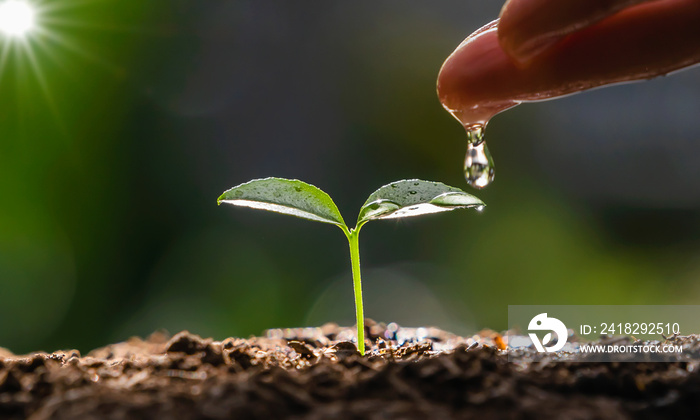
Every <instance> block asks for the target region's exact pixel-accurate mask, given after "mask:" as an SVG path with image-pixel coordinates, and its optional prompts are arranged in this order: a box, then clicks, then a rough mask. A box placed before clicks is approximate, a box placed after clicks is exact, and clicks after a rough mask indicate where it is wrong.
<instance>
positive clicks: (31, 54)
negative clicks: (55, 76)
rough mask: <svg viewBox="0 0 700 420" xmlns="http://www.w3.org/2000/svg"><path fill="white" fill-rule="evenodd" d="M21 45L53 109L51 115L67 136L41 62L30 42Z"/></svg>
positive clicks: (25, 41)
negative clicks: (40, 64)
mask: <svg viewBox="0 0 700 420" xmlns="http://www.w3.org/2000/svg"><path fill="white" fill-rule="evenodd" d="M21 43H22V44H21V45H22V49H23V50H24V53H25V55H26V57H27V58H28V59H29V67H30V68H31V69H32V73H34V77H35V78H36V80H37V82H38V83H39V87H40V88H41V91H42V93H43V94H44V98H45V99H46V102H47V104H48V105H49V108H50V109H51V114H52V115H53V117H54V118H55V120H56V123H57V124H58V126H59V128H60V130H61V132H62V133H63V134H66V129H65V127H64V125H63V121H62V120H61V116H60V114H59V112H58V107H57V106H56V101H55V100H54V97H53V95H52V94H51V90H50V88H49V85H48V83H47V82H46V77H44V73H43V72H42V71H41V66H39V62H38V61H37V59H36V55H35V54H34V50H33V49H32V45H31V43H30V41H28V40H22V41H21Z"/></svg>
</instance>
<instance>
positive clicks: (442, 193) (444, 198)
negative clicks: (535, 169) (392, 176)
mask: <svg viewBox="0 0 700 420" xmlns="http://www.w3.org/2000/svg"><path fill="white" fill-rule="evenodd" d="M485 205H486V204H484V202H483V201H481V200H479V199H478V198H476V197H474V196H473V195H471V194H467V193H466V192H464V191H462V190H460V189H459V188H455V187H450V186H449V185H445V184H443V183H440V182H430V181H421V180H419V179H409V180H404V181H397V182H392V183H391V184H388V185H385V186H383V187H381V188H380V189H378V190H377V191H375V192H373V193H372V195H370V196H369V198H368V199H367V201H366V202H365V204H364V205H363V206H362V208H361V209H360V215H359V217H358V218H357V225H358V226H360V225H362V224H364V223H366V222H368V221H370V220H376V219H396V218H400V217H411V216H420V215H423V214H429V213H438V212H442V211H450V210H454V209H460V208H469V207H476V208H477V209H481V208H482V207H484V206H485Z"/></svg>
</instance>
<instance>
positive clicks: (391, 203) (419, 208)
mask: <svg viewBox="0 0 700 420" xmlns="http://www.w3.org/2000/svg"><path fill="white" fill-rule="evenodd" d="M221 203H228V204H233V205H234V206H244V207H252V208H254V209H262V210H268V211H274V212H277V213H283V214H289V215H292V216H296V217H301V218H302V219H308V220H314V221H317V222H322V223H330V224H332V225H336V226H338V227H339V228H340V230H342V231H343V233H344V234H345V236H346V237H347V238H348V243H349V244H350V262H351V264H352V281H353V284H354V287H355V311H356V317H357V347H358V349H359V351H360V354H362V355H364V354H365V337H364V335H365V334H364V331H365V328H364V315H363V310H362V281H361V278H360V250H359V242H358V237H359V234H360V229H361V228H362V226H364V225H365V223H367V222H369V221H370V220H379V219H398V218H401V217H410V216H420V215H423V214H429V213H438V212H442V211H450V210H454V209H460V208H470V207H475V208H476V209H478V210H481V209H482V208H483V207H484V206H485V204H484V203H483V202H482V201H481V200H479V199H478V198H476V197H474V196H473V195H470V194H467V193H466V192H464V191H462V190H460V189H459V188H455V187H450V186H448V185H445V184H442V183H439V182H429V181H421V180H418V179H410V180H403V181H396V182H392V183H391V184H388V185H385V186H383V187H381V188H379V189H378V190H377V191H375V192H373V193H372V194H371V195H370V196H369V198H368V199H367V201H366V202H365V204H364V205H363V206H362V208H361V209H360V214H359V216H358V217H357V224H356V225H355V227H354V228H352V229H350V228H348V226H347V225H346V224H345V221H344V220H343V217H342V216H341V215H340V212H339V211H338V207H337V206H336V205H335V203H334V202H333V200H331V198H330V196H328V194H326V193H325V192H323V191H321V190H320V189H318V188H316V187H314V186H313V185H310V184H307V183H305V182H302V181H298V180H290V179H283V178H265V179H256V180H253V181H249V182H246V183H245V184H241V185H239V186H237V187H233V188H231V189H229V190H227V191H225V192H224V193H223V194H221V196H220V197H219V199H218V204H221Z"/></svg>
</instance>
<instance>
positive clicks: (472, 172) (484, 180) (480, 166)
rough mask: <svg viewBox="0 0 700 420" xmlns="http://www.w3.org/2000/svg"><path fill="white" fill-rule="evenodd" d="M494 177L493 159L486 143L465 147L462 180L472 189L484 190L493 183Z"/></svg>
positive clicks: (470, 144)
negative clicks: (465, 153) (464, 179)
mask: <svg viewBox="0 0 700 420" xmlns="http://www.w3.org/2000/svg"><path fill="white" fill-rule="evenodd" d="M494 175H495V171H494V167H493V158H492V157H491V152H489V149H488V147H486V143H484V141H483V140H482V141H481V142H480V143H478V144H474V143H469V144H468V145H467V156H466V157H465V158H464V178H466V180H467V182H468V183H469V185H471V186H472V187H474V188H478V189H481V188H484V187H486V186H487V185H489V184H490V183H491V182H492V181H493V177H494Z"/></svg>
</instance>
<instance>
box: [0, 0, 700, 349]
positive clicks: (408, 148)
mask: <svg viewBox="0 0 700 420" xmlns="http://www.w3.org/2000/svg"><path fill="white" fill-rule="evenodd" d="M33 3H34V4H36V5H37V6H38V7H39V16H38V23H39V30H37V31H35V32H33V33H32V34H30V35H29V36H28V38H26V39H25V40H24V41H22V42H19V41H16V40H14V41H10V40H9V39H8V38H7V37H6V36H3V35H0V37H2V38H0V40H1V42H0V48H1V51H0V71H1V73H0V197H1V200H2V201H1V202H2V205H1V206H0V346H3V347H7V348H10V349H11V350H13V351H15V352H27V351H32V350H39V349H43V350H55V349H57V348H78V349H80V350H82V351H87V350H89V349H91V348H94V347H97V346H101V345H104V344H107V343H108V342H112V341H115V340H122V339H125V338H128V337H129V336H131V335H147V334H149V333H150V332H152V331H153V330H155V329H159V328H166V329H168V330H169V331H171V332H173V333H174V332H177V331H180V330H182V329H189V330H191V331H193V332H196V333H198V334H200V335H204V336H213V337H215V338H218V339H223V338H225V337H228V336H247V335H250V334H259V333H261V332H262V331H263V330H264V329H265V328H273V327H295V326H305V325H318V324H321V323H323V322H327V321H336V322H339V323H341V324H347V325H351V324H353V323H354V319H353V317H354V312H353V309H352V308H353V297H352V282H351V276H350V263H349V258H348V255H347V254H348V250H347V243H346V241H345V239H344V238H343V235H342V234H341V232H340V231H338V230H337V229H335V228H332V227H329V226H326V225H321V224H315V223H310V222H307V221H304V220H299V219H292V218H289V217H285V216H279V215H274V214H267V213H263V212H257V211H253V210H247V209H237V208H233V207H226V206H222V207H217V206H216V198H217V197H218V195H219V194H220V193H221V192H222V191H223V190H225V189H227V188H229V187H232V186H234V185H237V184H239V183H242V182H245V181H248V180H250V179H253V178H259V177H266V176H280V177H288V178H298V179H302V180H304V181H307V182H310V183H312V184H315V185H317V186H318V187H320V188H322V189H323V190H325V191H326V192H328V193H329V194H330V195H331V196H332V197H333V198H334V199H335V200H336V203H337V204H338V206H339V208H340V210H341V212H342V213H343V214H344V216H345V218H346V219H348V220H353V219H354V218H355V217H356V215H357V211H358V209H359V207H360V205H361V204H362V203H363V202H364V200H365V198H366V197H367V196H368V195H369V194H370V193H371V192H372V191H374V190H375V189H376V188H377V187H379V186H380V185H383V184H385V183H388V182H391V181H395V180H398V179H403V178H423V179H429V180H439V181H443V182H445V183H448V184H451V185H455V186H460V187H462V188H465V189H468V186H467V185H466V183H465V182H464V179H463V177H462V173H461V167H462V164H463V156H464V151H465V140H464V133H463V129H462V128H461V126H460V125H459V124H458V123H457V122H456V121H454V120H453V119H452V118H451V117H450V116H449V115H448V114H447V113H446V112H445V111H444V110H443V109H442V108H441V106H440V104H439V103H438V100H437V97H436V93H435V81H436V77H437V72H438V70H439V68H440V65H441V64H442V62H443V60H444V59H445V58H446V57H447V55H448V54H449V53H450V52H451V51H452V50H453V49H454V48H455V47H456V46H457V45H458V44H459V43H460V42H461V40H462V39H463V38H464V37H466V36H467V35H469V34H470V33H471V32H472V31H474V30H475V29H477V28H478V27H480V26H482V25H483V24H485V23H487V22H488V21H490V20H492V19H493V18H495V17H496V16H497V14H498V11H499V9H500V6H501V4H502V3H501V2H500V1H495V0H494V1H484V0H459V1H457V0H454V1H439V2H425V1H418V0H408V1H401V2H398V1H389V0H371V1H369V0H361V1H355V2H340V1H333V2H313V3H311V2H290V1H264V2H261V1H253V0H248V1H239V0H231V1H214V0H208V1H195V0H168V1H165V0H159V1H149V2H138V1H116V0H104V1H102V0H86V1H68V0H52V1H48V0H44V1H38V0H35V1H34V2H33ZM699 98H700V71H699V70H698V69H697V68H695V69H691V70H687V71H685V72H681V73H679V74H675V75H672V76H671V77H668V78H662V79H658V80H654V81H651V82H645V83H640V84H630V85H623V86H616V87H612V88H608V89H602V90H596V91H592V92H587V93H584V94H580V95H574V96H570V97H567V98H564V99H560V100H557V101H550V102H545V103H538V104H525V105H521V106H519V107H516V108H515V109H513V110H511V111H508V112H506V113H504V114H502V115H499V116H497V117H496V118H495V119H494V120H493V121H492V122H491V124H490V125H489V127H488V130H487V138H488V143H489V146H490V148H491V151H492V153H493V155H494V159H495V161H496V181H495V183H494V184H493V185H491V186H490V187H489V188H487V189H486V190H484V191H479V192H476V193H475V194H476V195H478V196H479V197H480V198H482V199H483V200H484V201H485V202H486V203H487V204H488V207H487V209H486V210H485V211H484V212H483V213H477V212H473V211H456V212H452V213H448V214H444V215H438V216H432V217H425V218H419V219H407V220H400V221H396V222H393V221H386V222H376V223H372V224H371V225H369V226H368V227H366V228H365V229H364V230H363V236H362V238H361V242H362V245H361V253H362V262H363V270H364V287H365V299H366V302H367V303H366V309H365V313H366V315H367V316H368V317H372V318H374V319H376V320H379V321H385V322H391V321H396V322H399V323H400V324H403V325H407V326H419V325H437V326H440V327H442V328H445V329H449V330H453V331H455V332H458V333H469V332H474V331H476V330H478V329H480V328H483V327H490V328H493V329H503V328H505V326H506V318H507V305H508V304H632V303H634V304H673V303H686V304H688V303H697V301H698V298H700V282H698V277H699V276H700V258H699V257H698V256H699V251H700V123H699V122H698V115H700V100H699Z"/></svg>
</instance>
